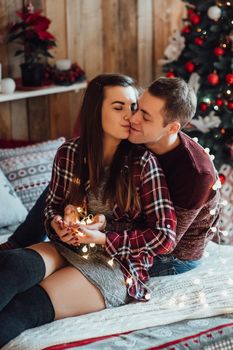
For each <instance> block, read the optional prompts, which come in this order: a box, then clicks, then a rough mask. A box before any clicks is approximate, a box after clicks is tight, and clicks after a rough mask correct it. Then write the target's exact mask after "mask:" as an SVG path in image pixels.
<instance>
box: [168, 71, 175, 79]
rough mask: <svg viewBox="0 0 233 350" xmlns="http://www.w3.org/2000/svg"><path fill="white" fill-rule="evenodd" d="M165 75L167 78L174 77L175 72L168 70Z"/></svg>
mask: <svg viewBox="0 0 233 350" xmlns="http://www.w3.org/2000/svg"><path fill="white" fill-rule="evenodd" d="M166 77H167V78H174V77H175V73H174V72H172V71H169V72H167V74H166Z"/></svg>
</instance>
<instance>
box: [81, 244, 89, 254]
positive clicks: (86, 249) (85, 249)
mask: <svg viewBox="0 0 233 350" xmlns="http://www.w3.org/2000/svg"><path fill="white" fill-rule="evenodd" d="M82 252H83V253H87V252H88V248H87V246H86V245H85V246H84V247H82Z"/></svg>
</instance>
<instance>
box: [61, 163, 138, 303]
mask: <svg viewBox="0 0 233 350" xmlns="http://www.w3.org/2000/svg"><path fill="white" fill-rule="evenodd" d="M107 176H108V169H107V168H106V169H105V174H104V178H103V181H102V183H101V186H100V188H99V195H98V198H96V197H95V195H94V193H93V192H92V191H91V190H89V191H88V193H87V197H88V213H89V214H93V215H95V214H104V215H105V216H106V218H107V220H108V219H111V216H112V212H111V211H110V208H109V205H108V204H107V203H106V204H103V201H102V194H103V187H104V185H105V182H106V178H107ZM55 245H56V248H57V250H58V251H59V252H60V254H61V255H62V256H63V257H64V258H65V259H66V260H67V261H68V263H69V264H71V265H72V266H74V267H76V268H77V269H78V270H79V271H80V272H81V273H82V274H83V275H84V276H85V277H86V278H87V279H88V280H89V281H90V282H91V283H92V284H94V285H95V286H96V287H97V288H98V289H99V290H100V292H101V294H102V295H103V297H104V300H105V306H106V308H111V307H116V306H121V305H124V304H127V303H129V302H130V300H131V299H130V297H129V296H128V294H127V286H126V284H125V279H124V276H123V273H122V271H121V268H120V264H119V263H118V262H117V261H115V260H114V261H113V264H111V265H110V264H109V261H110V260H111V257H110V256H109V255H107V253H106V252H105V250H104V248H102V247H101V246H99V245H96V246H95V247H93V248H90V247H89V252H88V256H87V254H86V255H85V254H84V253H83V251H82V248H83V246H84V245H80V247H78V248H74V247H72V249H70V248H68V247H67V246H64V245H63V244H62V243H55Z"/></svg>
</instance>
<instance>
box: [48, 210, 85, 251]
mask: <svg viewBox="0 0 233 350" xmlns="http://www.w3.org/2000/svg"><path fill="white" fill-rule="evenodd" d="M51 227H52V228H53V229H54V231H55V232H56V234H57V235H58V237H59V238H60V240H61V241H62V242H64V243H67V244H71V245H75V246H76V245H78V244H79V243H78V239H77V233H75V232H74V231H76V228H74V227H72V226H69V225H68V223H67V222H66V221H65V220H64V219H63V218H62V217H61V216H59V215H56V216H54V218H53V220H52V221H51Z"/></svg>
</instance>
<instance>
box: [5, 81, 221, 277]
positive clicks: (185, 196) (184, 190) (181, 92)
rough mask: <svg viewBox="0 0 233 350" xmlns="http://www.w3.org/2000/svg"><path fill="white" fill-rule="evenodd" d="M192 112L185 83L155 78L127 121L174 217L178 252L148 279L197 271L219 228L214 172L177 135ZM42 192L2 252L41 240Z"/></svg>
mask: <svg viewBox="0 0 233 350" xmlns="http://www.w3.org/2000/svg"><path fill="white" fill-rule="evenodd" d="M195 110H196V96H195V93H194V91H193V89H192V88H191V87H189V85H188V84H187V83H186V82H185V81H184V80H182V79H179V78H172V79H171V78H159V79H157V80H155V81H154V82H153V83H152V84H151V85H150V86H149V88H148V89H147V90H145V92H144V93H143V94H142V95H141V97H140V99H139V106H138V110H137V112H136V113H135V114H134V115H133V116H132V117H131V130H130V136H129V140H130V141H131V142H132V143H136V144H141V143H144V144H145V145H146V147H148V148H149V149H150V150H151V151H152V152H154V153H155V155H156V156H157V157H158V159H159V162H160V164H161V166H162V168H163V170H164V173H165V176H166V179H167V184H168V188H169V190H170V194H171V198H172V200H173V203H174V206H175V209H176V214H177V241H176V248H175V250H174V251H173V252H172V254H169V255H167V256H158V257H156V258H155V262H154V266H153V268H152V269H151V275H152V276H158V275H168V274H175V273H182V272H185V271H188V270H190V269H192V268H194V267H196V266H197V265H198V264H199V262H200V259H201V257H202V255H203V252H204V248H205V246H206V244H207V242H208V241H209V240H210V239H211V238H212V237H213V235H214V232H215V230H216V227H217V226H218V221H219V211H220V204H219V200H220V194H219V190H213V185H214V184H215V183H216V181H217V175H216V174H217V173H216V170H215V168H214V166H213V164H212V162H211V160H210V158H209V156H208V154H207V153H206V152H205V151H204V149H203V148H202V147H201V146H200V145H199V144H197V143H196V142H194V141H193V140H192V139H191V138H190V137H188V136H187V135H185V134H184V133H183V132H181V131H180V129H181V128H182V127H184V126H185V125H186V124H187V123H188V122H189V121H190V120H191V119H192V117H193V115H194V114H195ZM46 191H47V189H46V190H45V192H44V193H43V195H42V197H40V198H39V200H38V202H37V203H36V205H35V206H34V207H33V209H32V210H31V212H30V213H29V214H28V217H27V219H26V221H25V222H24V223H23V224H22V225H21V226H20V227H19V228H18V229H17V230H16V231H15V233H14V234H13V235H12V236H11V237H10V239H9V241H8V242H7V243H6V244H5V245H2V248H7V247H9V248H10V247H13V246H27V245H30V244H32V243H36V242H39V241H40V240H42V239H43V238H44V234H45V233H44V232H45V231H44V227H43V219H42V212H43V209H44V206H45V202H44V197H45V196H46ZM38 213H40V214H39V216H38ZM35 223H36V224H35ZM32 227H33V232H32V229H31V228H32Z"/></svg>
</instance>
